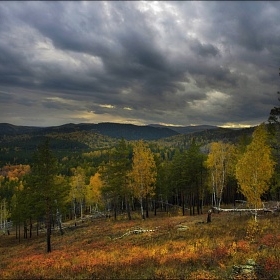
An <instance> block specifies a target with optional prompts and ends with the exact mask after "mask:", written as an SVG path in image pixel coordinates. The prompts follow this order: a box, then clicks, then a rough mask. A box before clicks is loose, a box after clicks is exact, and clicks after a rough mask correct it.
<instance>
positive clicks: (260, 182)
mask: <svg viewBox="0 0 280 280" xmlns="http://www.w3.org/2000/svg"><path fill="white" fill-rule="evenodd" d="M267 143H268V134H267V130H266V127H265V125H264V124H261V125H260V126H258V127H257V128H256V129H255V131H254V133H253V140H252V142H251V144H249V145H248V147H247V149H246V152H245V153H244V155H243V156H242V157H241V158H240V159H239V160H238V162H237V165H236V179H237V181H238V184H239V187H240V191H241V192H242V193H243V195H244V196H245V197H246V198H247V201H248V203H249V204H250V205H252V206H253V207H254V208H255V210H256V209H257V208H258V207H260V206H261V195H262V194H264V193H265V192H266V191H267V190H268V189H269V180H270V179H271V177H272V176H273V173H274V166H275V162H274V160H273V159H272V153H271V148H270V147H269V145H268V144H267ZM255 220H256V221H257V211H255Z"/></svg>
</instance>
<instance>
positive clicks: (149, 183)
mask: <svg viewBox="0 0 280 280" xmlns="http://www.w3.org/2000/svg"><path fill="white" fill-rule="evenodd" d="M156 176H157V171H156V164H155V160H154V156H153V153H152V152H151V150H150V149H149V147H148V146H147V144H145V143H144V142H143V141H142V140H140V141H137V142H136V143H135V145H134V147H133V160H132V171H131V173H130V179H131V187H132V190H133V194H134V196H135V197H136V198H137V199H139V201H140V207H141V215H142V218H143V219H145V216H144V208H143V199H146V217H148V205H147V202H148V197H149V196H153V195H154V191H155V183H156Z"/></svg>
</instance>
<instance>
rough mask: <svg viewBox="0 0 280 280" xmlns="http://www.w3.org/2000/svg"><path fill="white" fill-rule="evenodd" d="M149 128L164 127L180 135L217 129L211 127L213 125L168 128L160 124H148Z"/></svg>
mask: <svg viewBox="0 0 280 280" xmlns="http://www.w3.org/2000/svg"><path fill="white" fill-rule="evenodd" d="M149 126H152V127H166V128H169V129H172V130H174V131H176V132H178V133H180V134H189V133H194V132H200V131H205V130H210V129H216V128H218V127H217V126H213V125H188V126H169V125H168V126H165V125H160V124H149Z"/></svg>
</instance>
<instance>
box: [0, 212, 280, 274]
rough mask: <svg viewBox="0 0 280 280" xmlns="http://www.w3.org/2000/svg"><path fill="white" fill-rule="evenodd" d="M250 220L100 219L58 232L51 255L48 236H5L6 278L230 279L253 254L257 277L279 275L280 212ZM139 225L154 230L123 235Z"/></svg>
mask: <svg viewBox="0 0 280 280" xmlns="http://www.w3.org/2000/svg"><path fill="white" fill-rule="evenodd" d="M251 220H252V219H251V218H250V217H249V216H245V215H244V216H239V214H224V213H220V214H213V220H212V223H210V224H207V223H200V222H202V221H206V215H202V216H196V217H189V216H185V217H183V216H174V217H166V216H161V217H160V216H157V217H151V218H149V219H146V220H140V219H134V220H132V221H126V220H120V221H112V220H96V221H94V222H89V223H84V224H83V226H82V227H77V228H76V229H73V230H70V229H68V230H67V231H66V232H65V234H64V235H63V236H60V235H58V233H53V236H52V250H53V251H52V253H49V254H47V253H45V247H46V244H45V237H44V236H43V234H41V236H39V237H34V238H32V239H27V240H22V242H21V243H20V244H19V243H18V240H16V239H15V236H14V235H13V234H11V235H10V236H1V238H0V245H1V248H0V254H1V260H0V279H69V278H71V279H73V278H77V279H89V278H91V279H229V278H232V267H233V265H240V264H245V263H246V261H247V260H248V259H253V260H254V261H255V262H256V263H257V264H259V265H260V266H261V274H260V275H257V276H256V277H257V278H263V279H280V278H279V276H278V275H280V223H279V222H280V218H279V217H272V216H264V217H262V218H260V219H259V222H258V227H256V226H255V224H254V223H252V222H251ZM136 228H142V229H155V231H153V232H146V233H141V234H130V235H126V236H124V237H122V238H120V237H121V236H123V235H124V233H126V232H128V231H131V230H133V229H136ZM240 277H241V276H240ZM240 277H239V278H235V279H242V277H241V278H240Z"/></svg>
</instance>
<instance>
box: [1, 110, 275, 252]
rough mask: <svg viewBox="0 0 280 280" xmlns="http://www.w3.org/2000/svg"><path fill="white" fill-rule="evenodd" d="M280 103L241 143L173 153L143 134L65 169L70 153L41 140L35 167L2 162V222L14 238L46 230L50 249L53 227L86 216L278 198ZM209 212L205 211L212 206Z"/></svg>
mask: <svg viewBox="0 0 280 280" xmlns="http://www.w3.org/2000/svg"><path fill="white" fill-rule="evenodd" d="M279 111H280V110H279V108H278V107H275V108H274V109H272V110H271V113H270V116H269V119H268V124H261V125H259V126H257V127H256V128H255V131H254V133H253V135H252V137H250V138H248V137H243V138H242V137H241V138H240V139H239V142H238V143H236V144H233V143H230V142H226V141H217V142H212V143H210V144H209V145H207V146H203V144H202V143H201V142H199V143H198V142H197V141H196V139H195V138H193V139H192V141H191V142H190V144H189V145H188V146H187V147H186V148H185V149H180V148H177V149H174V152H173V154H172V155H170V154H168V155H167V154H166V153H161V152H158V150H157V147H156V146H155V145H154V144H152V145H151V144H149V142H145V141H143V140H139V141H125V140H124V139H121V140H120V141H119V142H118V144H117V145H116V146H115V147H114V148H113V149H110V150H109V152H108V153H105V154H104V153H102V151H100V152H98V151H93V152H92V153H88V154H87V158H91V156H93V155H95V156H96V155H97V154H98V153H100V156H101V159H102V161H98V163H96V162H95V163H94V162H93V161H92V165H91V164H90V161H87V162H86V163H85V164H84V165H83V166H74V167H71V168H68V169H67V172H65V166H64V165H65V164H66V163H67V161H68V160H67V157H66V158H64V159H63V160H61V161H60V162H58V160H57V159H56V157H55V156H54V155H53V153H52V151H51V149H50V143H49V140H46V141H44V142H43V143H42V144H41V145H39V146H38V148H37V150H36V151H35V153H34V155H33V161H32V164H31V165H16V166H4V167H3V168H2V169H1V175H0V201H1V205H0V206H1V207H0V210H1V213H0V214H1V221H0V224H1V227H2V229H4V230H6V231H7V228H6V227H5V223H7V222H8V221H12V222H13V223H14V226H15V228H16V237H17V238H18V239H19V240H20V238H21V235H22V232H21V230H22V229H23V237H24V238H27V237H28V234H29V238H30V237H32V232H34V230H33V227H34V225H35V226H36V230H37V234H38V232H39V230H40V227H43V228H44V229H45V230H46V238H47V252H50V251H51V242H50V238H51V230H52V228H53V227H54V225H56V226H57V227H58V228H59V230H60V232H61V234H63V228H62V221H65V220H74V221H75V222H76V221H77V219H80V218H83V217H84V216H85V215H86V214H92V213H96V212H102V213H107V215H108V216H109V215H110V216H113V217H114V218H115V219H117V216H118V215H119V214H123V213H126V215H127V218H128V219H132V215H131V213H132V212H133V213H135V212H136V211H139V213H140V215H141V218H142V219H146V218H148V217H149V215H151V212H152V213H153V215H156V214H157V212H158V211H166V212H168V211H174V209H176V210H177V211H178V212H180V213H181V214H182V215H186V214H187V213H188V214H189V215H200V214H203V211H204V209H205V207H207V208H209V207H210V206H215V207H217V208H220V207H221V205H222V204H223V203H225V204H234V203H235V201H236V200H237V199H246V200H247V202H248V204H250V205H251V206H252V207H253V208H257V207H259V206H260V204H261V201H262V200H263V199H266V200H270V199H273V200H279V198H280V184H279V182H280V157H279V155H280V147H279V143H280V141H279V135H280V129H279V127H280V122H279V115H280V113H279ZM207 210H208V209H207Z"/></svg>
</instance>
